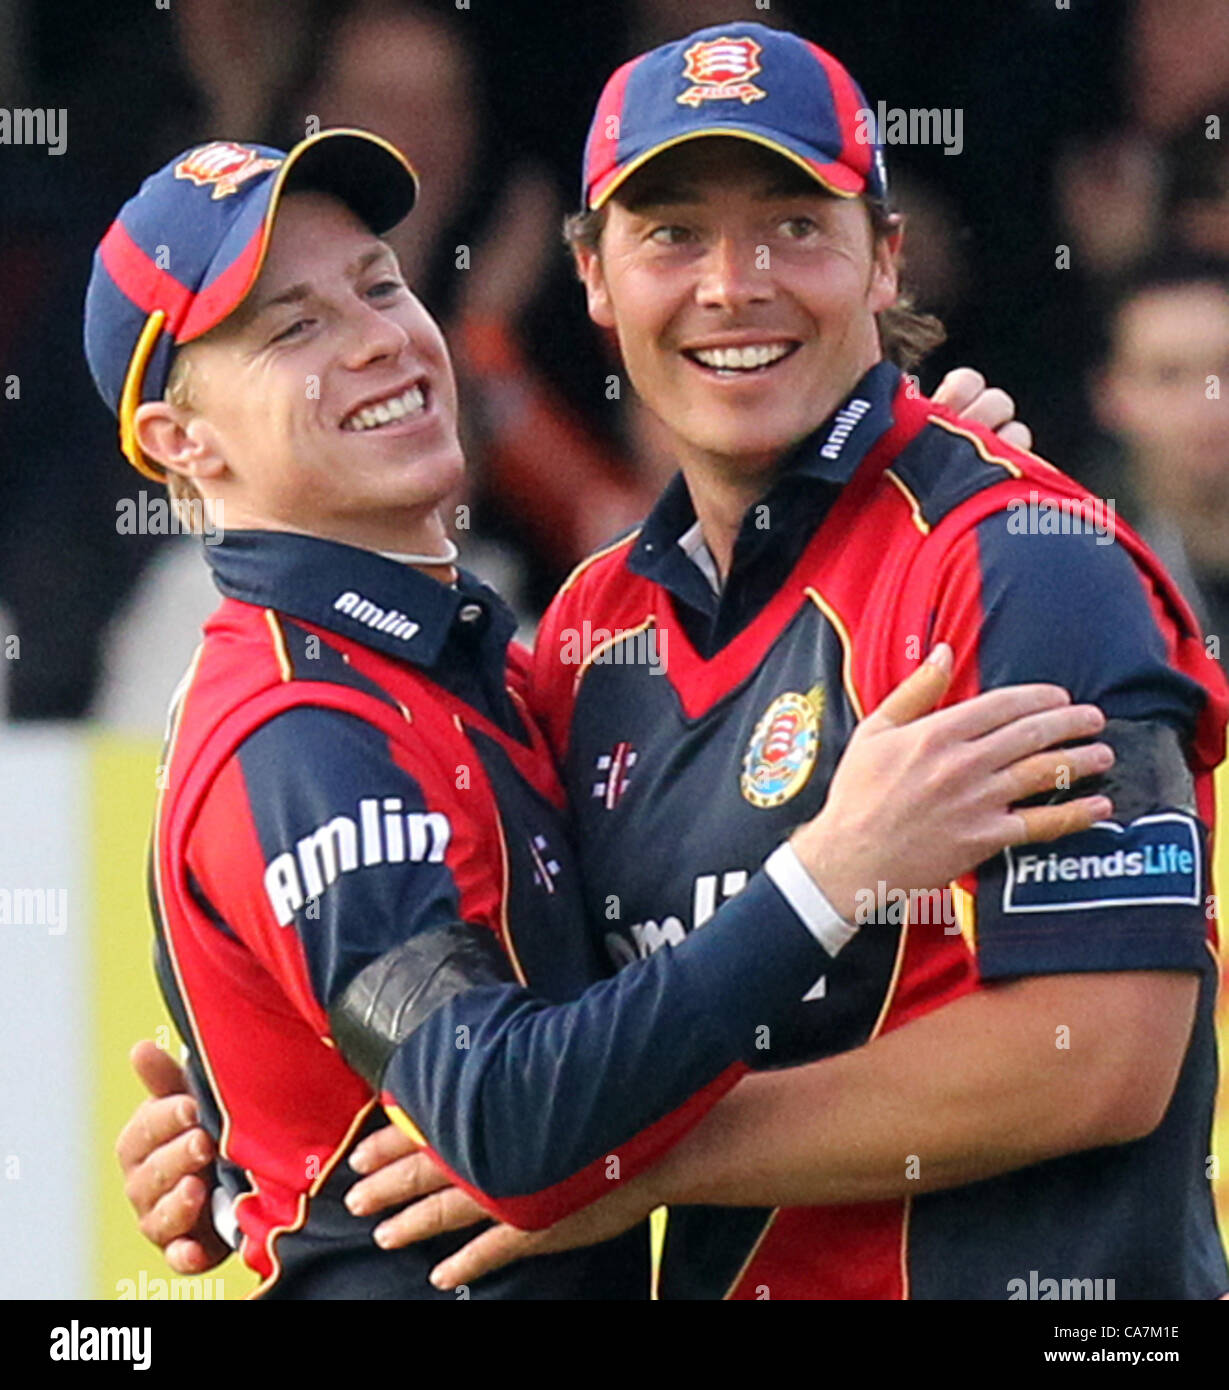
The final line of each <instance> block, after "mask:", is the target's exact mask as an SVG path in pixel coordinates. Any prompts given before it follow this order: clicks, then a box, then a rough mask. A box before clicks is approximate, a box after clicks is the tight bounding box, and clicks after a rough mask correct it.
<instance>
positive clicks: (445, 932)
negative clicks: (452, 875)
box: [329, 922, 516, 1090]
mask: <svg viewBox="0 0 1229 1390" xmlns="http://www.w3.org/2000/svg"><path fill="white" fill-rule="evenodd" d="M515 979H516V977H515V975H514V974H513V973H512V967H511V966H510V965H509V963H508V958H507V957H506V956H505V955H504V953H503V952H502V951H501V950H500V949H499V946H498V944H497V943H496V941H495V937H494V934H493V933H492V932H490V931H488V930H487V929H486V928H485V927H472V926H470V925H468V923H465V922H452V923H449V925H448V926H444V927H432V928H431V929H430V930H429V931H424V932H419V933H417V934H416V935H414V936H412V937H411V938H410V939H409V940H408V941H406V942H404V943H403V944H402V945H400V946H396V947H394V948H393V950H391V951H388V952H386V953H385V954H384V955H382V956H380V957H379V959H378V960H373V961H372V962H371V964H370V965H366V966H364V967H363V969H362V970H360V971H359V973H358V974H357V975H356V976H355V977H354V979H353V980H351V981H350V983H349V985H347V986H346V988H345V990H344V991H343V992H342V993H341V994H340V995H339V996H338V997H337V999H335V1000H334V1001H333V1005H332V1007H331V1008H330V1009H329V1023H330V1026H331V1028H332V1032H333V1040H334V1042H336V1044H337V1046H338V1049H339V1050H340V1052H341V1055H342V1056H343V1057H344V1058H345V1059H346V1061H347V1062H348V1063H349V1065H350V1066H352V1067H353V1068H354V1070H355V1071H356V1072H358V1074H359V1075H360V1076H361V1077H363V1078H364V1080H365V1081H367V1082H368V1084H369V1085H370V1086H372V1087H373V1088H374V1089H376V1090H379V1088H380V1081H381V1078H382V1077H383V1075H384V1068H385V1067H386V1066H387V1065H388V1059H389V1058H390V1057H391V1056H392V1054H393V1053H394V1052H395V1051H396V1049H397V1048H398V1047H399V1046H400V1044H401V1043H403V1042H404V1041H405V1039H406V1038H408V1037H409V1036H410V1034H411V1033H412V1032H413V1031H414V1030H415V1029H416V1028H418V1027H419V1026H420V1025H421V1024H422V1023H423V1022H424V1020H425V1019H426V1018H427V1016H428V1015H429V1014H432V1013H434V1012H435V1010H436V1009H438V1008H439V1006H440V1005H441V1004H443V1003H446V1002H447V1001H448V1000H449V999H451V998H452V997H453V996H454V995H456V994H460V993H462V992H463V991H464V990H467V989H473V988H474V987H475V986H477V985H495V984H509V983H513V982H514V981H515Z"/></svg>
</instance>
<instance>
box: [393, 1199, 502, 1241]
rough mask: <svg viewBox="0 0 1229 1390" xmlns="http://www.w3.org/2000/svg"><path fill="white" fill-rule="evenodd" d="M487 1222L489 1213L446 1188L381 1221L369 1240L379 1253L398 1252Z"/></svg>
mask: <svg viewBox="0 0 1229 1390" xmlns="http://www.w3.org/2000/svg"><path fill="white" fill-rule="evenodd" d="M490 1219H491V1215H490V1212H487V1211H484V1210H483V1209H482V1207H480V1206H479V1205H478V1203H477V1202H475V1201H474V1199H473V1198H472V1197H471V1196H469V1194H468V1193H465V1192H462V1191H461V1189H460V1188H459V1187H446V1188H445V1189H444V1190H443V1191H442V1192H433V1193H432V1194H431V1195H430V1196H429V1197H423V1198H422V1199H421V1200H420V1201H417V1202H413V1203H411V1204H410V1205H409V1206H408V1207H406V1208H405V1209H404V1211H399V1212H398V1213H397V1214H396V1215H395V1216H390V1217H389V1218H388V1220H387V1221H381V1222H380V1224H379V1225H378V1226H377V1227H376V1228H375V1230H374V1231H373V1232H372V1237H373V1239H374V1240H375V1243H376V1244H377V1245H378V1246H379V1247H380V1248H381V1250H400V1249H401V1247H402V1246H405V1245H413V1244H414V1242H415V1241H419V1240H431V1239H433V1238H434V1237H435V1236H442V1235H446V1234H447V1233H448V1232H449V1231H461V1230H464V1229H465V1227H466V1226H473V1225H474V1224H475V1223H476V1222H479V1221H489V1220H490Z"/></svg>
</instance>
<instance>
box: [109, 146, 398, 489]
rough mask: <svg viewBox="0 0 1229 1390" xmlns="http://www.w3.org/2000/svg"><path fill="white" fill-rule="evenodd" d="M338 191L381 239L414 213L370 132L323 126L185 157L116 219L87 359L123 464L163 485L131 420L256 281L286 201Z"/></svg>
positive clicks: (391, 159) (393, 166)
mask: <svg viewBox="0 0 1229 1390" xmlns="http://www.w3.org/2000/svg"><path fill="white" fill-rule="evenodd" d="M306 189H313V190H318V191H320V192H324V193H331V194H334V195H335V196H336V197H338V198H340V199H341V200H342V201H343V202H345V203H346V204H347V205H348V206H349V207H350V208H352V209H353V210H354V211H355V212H356V213H357V214H358V216H359V217H361V218H362V219H363V221H364V222H366V223H367V225H368V226H369V227H370V228H371V230H372V231H373V232H375V233H376V234H377V235H379V234H381V233H383V232H386V231H388V230H389V228H391V227H395V226H396V225H397V223H398V222H400V221H401V219H402V218H403V217H404V216H405V215H406V213H408V212H409V210H410V209H411V208H412V207H413V205H414V200H415V197H416V196H417V192H418V180H417V177H416V175H415V173H414V170H413V169H412V168H411V167H410V165H409V163H408V161H407V160H406V158H405V156H404V155H403V154H402V153H401V152H400V151H399V150H397V149H396V148H395V147H394V146H392V145H390V144H389V143H388V142H387V141H385V140H382V139H380V137H379V136H378V135H372V134H371V133H370V132H368V131H365V130H348V129H336V130H322V131H320V132H319V134H317V135H313V136H311V137H309V138H308V139H306V140H302V141H300V142H299V144H297V145H296V146H295V147H294V148H293V149H292V150H290V151H289V152H286V151H284V150H275V149H272V148H270V147H269V146H267V145H250V144H241V143H238V142H236V141H233V140H214V141H212V142H210V143H209V144H206V145H198V146H196V147H195V148H193V149H190V150H185V151H184V153H183V154H181V155H178V156H176V158H174V159H172V160H171V161H170V162H169V163H168V164H165V165H164V166H163V167H162V168H161V169H159V170H158V172H157V173H156V174H151V175H150V177H149V178H147V179H146V180H145V182H144V183H143V184H142V185H141V188H140V191H139V192H138V193H137V195H136V196H135V197H134V198H130V199H129V200H128V202H126V203H125V204H124V206H123V207H122V208H121V209H120V211H119V216H118V217H116V219H115V221H114V222H113V223H112V224H111V226H110V228H109V229H108V231H107V233H106V235H105V236H104V237H103V239H102V241H101V242H99V244H98V249H97V250H96V251H95V253H94V268H93V271H92V272H91V275H90V283H89V287H88V289H87V290H86V295H85V355H86V359H87V361H88V362H89V365H90V372H91V373H92V375H93V377H94V384H95V385H96V386H97V387H98V390H99V393H100V394H101V396H102V398H103V400H104V401H106V403H107V405H109V406H110V407H111V410H112V411H113V412H114V413H115V415H116V416H117V417H118V419H119V431H120V448H121V450H122V451H123V453H124V456H125V458H127V459H128V461H129V462H130V463H131V464H132V465H133V466H134V467H135V468H137V469H138V470H139V471H140V472H142V473H143V474H145V476H146V477H148V478H153V479H155V480H156V481H159V482H161V481H162V480H163V477H164V475H163V472H162V470H161V469H160V468H159V467H158V466H157V465H156V464H154V463H152V462H151V461H150V460H149V459H147V458H146V457H145V456H144V455H143V454H142V452H141V449H140V447H139V446H138V444H137V442H136V433H135V429H134V425H133V417H134V415H135V413H136V409H137V406H139V405H140V404H141V402H142V401H152V400H158V399H160V398H161V396H162V394H163V392H164V391H165V390H166V383H167V378H168V377H169V375H170V370H171V362H172V359H173V358H174V355H175V350H176V349H177V348H178V347H180V346H181V345H182V344H184V343H188V342H191V341H192V340H193V339H194V338H199V337H201V336H202V335H203V334H205V333H208V332H209V330H210V329H211V328H215V327H216V326H217V325H218V324H219V323H221V322H222V320H223V319H225V318H226V317H227V316H228V315H229V314H231V313H233V312H234V310H235V309H236V308H238V306H239V305H240V304H241V303H242V302H243V300H244V298H245V297H246V295H247V293H248V291H249V290H250V289H251V288H252V286H253V285H254V284H255V283H256V278H257V276H258V275H259V274H260V268H261V265H262V264H263V263H264V258H265V253H266V251H267V250H268V248H269V238H270V236H271V234H272V231H273V220H274V218H275V216H276V215H277V209H278V206H279V204H280V202H281V198H282V195H283V194H285V193H287V192H292V191H296V192H301V191H304V190H306Z"/></svg>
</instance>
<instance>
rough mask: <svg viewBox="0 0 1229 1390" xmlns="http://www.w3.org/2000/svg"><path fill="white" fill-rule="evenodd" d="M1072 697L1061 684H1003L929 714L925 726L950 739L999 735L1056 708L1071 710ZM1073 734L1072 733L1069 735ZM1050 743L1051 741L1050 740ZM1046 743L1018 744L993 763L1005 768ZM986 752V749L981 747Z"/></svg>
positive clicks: (957, 740) (1036, 750)
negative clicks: (1013, 749) (1029, 745)
mask: <svg viewBox="0 0 1229 1390" xmlns="http://www.w3.org/2000/svg"><path fill="white" fill-rule="evenodd" d="M1070 708H1071V696H1070V695H1068V694H1067V692H1066V691H1065V690H1064V689H1063V688H1062V686H1061V685H1047V684H1045V683H1044V682H1037V683H1036V684H1032V685H1003V686H1000V687H999V688H998V689H996V690H985V691H983V692H982V693H981V694H980V695H973V696H971V697H970V698H969V699H967V700H961V701H960V702H959V703H958V704H954V705H949V706H948V708H947V709H943V710H939V711H938V713H937V714H932V715H931V716H930V717H929V718H928V720H927V725H928V726H929V727H932V728H933V729H934V730H935V732H936V734H938V735H940V736H941V737H943V738H944V739H947V740H950V741H952V742H960V741H964V740H968V741H972V740H975V739H982V738H986V737H987V736H994V737H998V736H999V735H1000V734H1001V732H1002V731H1003V730H1005V729H1013V728H1015V727H1016V725H1017V724H1019V723H1020V722H1021V721H1023V720H1026V719H1033V718H1036V717H1037V716H1039V715H1042V714H1046V713H1048V712H1050V711H1052V710H1056V709H1070ZM1072 737H1074V735H1073V736H1072ZM1050 742H1053V740H1050ZM1045 746H1046V744H1045V743H1044V742H1042V743H1034V744H1033V745H1032V746H1031V747H1028V746H1025V745H1024V744H1022V743H1021V744H1019V746H1016V747H1015V751H1014V752H1012V753H1010V754H1009V755H1008V756H1004V757H1003V758H1002V759H1001V761H999V762H998V763H996V764H995V766H996V767H1005V766H1006V765H1007V763H1009V762H1014V761H1015V760H1016V758H1022V757H1023V756H1024V755H1025V754H1026V753H1036V752H1039V751H1040V750H1041V749H1042V748H1044V747H1045ZM981 751H987V750H981Z"/></svg>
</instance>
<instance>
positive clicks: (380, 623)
mask: <svg viewBox="0 0 1229 1390" xmlns="http://www.w3.org/2000/svg"><path fill="white" fill-rule="evenodd" d="M333 611H334V612H336V613H344V614H345V615H346V616H347V617H348V618H353V619H354V621H355V622H356V623H362V624H363V625H364V626H365V627H369V628H371V630H372V631H373V632H383V633H385V634H386V635H387V636H389V637H396V638H398V639H399V640H400V641H402V642H408V641H409V640H410V638H411V637H413V636H414V634H415V633H416V632H417V631H418V630H419V628H420V627H421V626H422V624H421V623H416V622H415V621H414V620H413V618H407V617H406V615H405V614H404V613H403V612H402V611H401V610H400V609H399V608H381V607H380V605H379V604H378V603H372V601H371V600H370V599H369V598H364V597H363V596H362V594H356V593H355V592H354V590H353V589H347V590H346V592H345V593H344V594H338V596H337V597H336V598H335V599H334V600H333Z"/></svg>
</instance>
